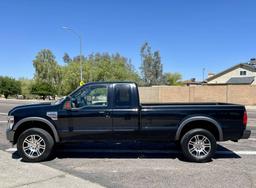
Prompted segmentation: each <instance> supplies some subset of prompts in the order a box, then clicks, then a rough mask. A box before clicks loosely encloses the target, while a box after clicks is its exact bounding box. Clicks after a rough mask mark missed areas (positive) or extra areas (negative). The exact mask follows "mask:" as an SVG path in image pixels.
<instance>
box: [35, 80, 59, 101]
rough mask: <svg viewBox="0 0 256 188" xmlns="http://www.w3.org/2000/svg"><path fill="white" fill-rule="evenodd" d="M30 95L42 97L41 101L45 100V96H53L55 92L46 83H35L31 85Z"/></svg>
mask: <svg viewBox="0 0 256 188" xmlns="http://www.w3.org/2000/svg"><path fill="white" fill-rule="evenodd" d="M31 93H32V94H34V95H39V96H42V97H43V100H45V98H46V96H48V95H50V96H54V95H55V90H54V88H53V87H52V85H51V84H49V83H46V82H36V83H35V84H33V85H32V88H31Z"/></svg>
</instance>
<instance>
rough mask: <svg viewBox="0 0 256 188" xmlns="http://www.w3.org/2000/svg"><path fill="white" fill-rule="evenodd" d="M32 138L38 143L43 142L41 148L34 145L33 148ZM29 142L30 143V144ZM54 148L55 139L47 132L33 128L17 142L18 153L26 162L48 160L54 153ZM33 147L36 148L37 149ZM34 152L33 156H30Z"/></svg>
mask: <svg viewBox="0 0 256 188" xmlns="http://www.w3.org/2000/svg"><path fill="white" fill-rule="evenodd" d="M32 138H35V139H34V140H37V141H40V140H41V139H42V141H40V147H39V146H38V145H39V144H33V146H31V143H32V140H33V139H32ZM40 138H41V139H40ZM25 140H26V141H25ZM27 141H29V144H28V142H27ZM37 143H39V142H37ZM37 146H38V148H36V147H37ZM53 146H54V140H53V137H52V136H51V135H50V134H49V133H48V132H47V131H45V130H43V129H40V128H31V129H27V130H25V131H24V132H22V133H21V134H20V136H19V138H18V141H17V149H18V153H19V155H20V156H21V158H22V160H23V161H25V162H40V161H45V160H47V159H48V157H49V156H50V154H51V152H52V148H53ZM32 147H35V148H36V149H35V148H32ZM24 148H27V149H24ZM31 148H32V149H31ZM43 148H44V149H43ZM36 151H37V152H36ZM32 152H33V154H32V155H30V153H32ZM34 153H35V154H34ZM39 154H40V155H39ZM37 155H38V156H37Z"/></svg>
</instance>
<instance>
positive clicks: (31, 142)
mask: <svg viewBox="0 0 256 188" xmlns="http://www.w3.org/2000/svg"><path fill="white" fill-rule="evenodd" d="M45 147H46V146H45V141H44V139H43V138H42V137H41V136H39V135H29V136H27V137H26V138H25V139H24V141H23V144H22V149H23V151H24V153H25V154H26V155H27V156H28V157H29V158H37V157H39V156H41V155H42V154H43V153H44V151H45Z"/></svg>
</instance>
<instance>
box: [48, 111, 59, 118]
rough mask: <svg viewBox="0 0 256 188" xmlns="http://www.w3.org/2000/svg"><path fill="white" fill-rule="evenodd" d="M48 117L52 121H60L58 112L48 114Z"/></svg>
mask: <svg viewBox="0 0 256 188" xmlns="http://www.w3.org/2000/svg"><path fill="white" fill-rule="evenodd" d="M46 116H48V117H49V118H51V119H52V120H58V112H47V113H46Z"/></svg>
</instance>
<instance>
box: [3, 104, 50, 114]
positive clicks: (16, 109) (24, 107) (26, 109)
mask: <svg viewBox="0 0 256 188" xmlns="http://www.w3.org/2000/svg"><path fill="white" fill-rule="evenodd" d="M51 106H52V105H51V103H50V102H48V103H37V104H27V105H20V106H16V107H14V108H13V109H11V110H10V111H9V113H8V115H15V114H16V113H17V112H21V111H22V112H31V111H34V110H35V111H38V110H40V109H44V108H45V107H46V108H47V107H51Z"/></svg>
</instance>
